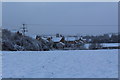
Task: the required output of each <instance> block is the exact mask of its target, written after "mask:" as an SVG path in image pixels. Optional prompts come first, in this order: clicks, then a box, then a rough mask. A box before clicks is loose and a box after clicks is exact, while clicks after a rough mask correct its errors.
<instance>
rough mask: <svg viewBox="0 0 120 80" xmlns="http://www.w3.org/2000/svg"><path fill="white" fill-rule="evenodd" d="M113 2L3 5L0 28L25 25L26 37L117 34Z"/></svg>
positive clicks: (9, 3)
mask: <svg viewBox="0 0 120 80" xmlns="http://www.w3.org/2000/svg"><path fill="white" fill-rule="evenodd" d="M117 4H118V3H117V2H109V3H108V2H103V3H101V2H96V3H95V2H87V3H86V2H16V3H15V2H8V3H5V2H4V3H3V26H4V27H5V28H8V29H10V30H14V29H19V28H20V26H21V25H22V23H26V24H28V25H27V27H28V30H29V32H28V33H29V34H55V33H61V34H89V35H91V34H93V35H94V34H102V33H110V32H117V31H118V27H117V24H118V11H117V10H118V6H117Z"/></svg>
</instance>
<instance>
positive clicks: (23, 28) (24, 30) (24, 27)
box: [21, 24, 28, 36]
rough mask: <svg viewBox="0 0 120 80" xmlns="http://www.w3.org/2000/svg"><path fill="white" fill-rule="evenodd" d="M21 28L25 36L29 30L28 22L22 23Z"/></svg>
mask: <svg viewBox="0 0 120 80" xmlns="http://www.w3.org/2000/svg"><path fill="white" fill-rule="evenodd" d="M21 29H22V33H23V36H25V33H26V32H28V30H27V27H26V24H22V28H21Z"/></svg>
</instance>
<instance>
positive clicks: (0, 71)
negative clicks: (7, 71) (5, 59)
mask: <svg viewBox="0 0 120 80" xmlns="http://www.w3.org/2000/svg"><path fill="white" fill-rule="evenodd" d="M1 79H2V52H0V80H1Z"/></svg>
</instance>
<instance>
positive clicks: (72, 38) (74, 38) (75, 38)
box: [65, 37, 79, 41]
mask: <svg viewBox="0 0 120 80" xmlns="http://www.w3.org/2000/svg"><path fill="white" fill-rule="evenodd" d="M75 40H79V38H77V37H65V41H75Z"/></svg>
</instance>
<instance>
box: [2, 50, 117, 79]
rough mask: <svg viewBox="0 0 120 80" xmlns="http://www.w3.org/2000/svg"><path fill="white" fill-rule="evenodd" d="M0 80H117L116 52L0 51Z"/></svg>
mask: <svg viewBox="0 0 120 80" xmlns="http://www.w3.org/2000/svg"><path fill="white" fill-rule="evenodd" d="M2 60H3V66H2V69H3V73H2V75H3V78H117V77H118V50H74V51H72V50H70V51H18V52H14V51H13V52H7V51H3V59H2Z"/></svg>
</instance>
